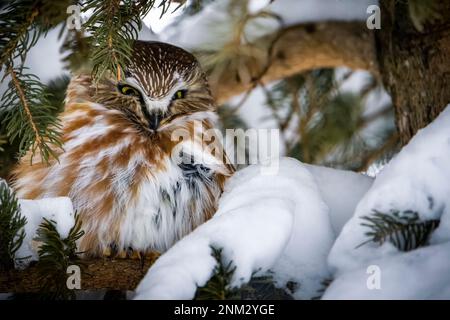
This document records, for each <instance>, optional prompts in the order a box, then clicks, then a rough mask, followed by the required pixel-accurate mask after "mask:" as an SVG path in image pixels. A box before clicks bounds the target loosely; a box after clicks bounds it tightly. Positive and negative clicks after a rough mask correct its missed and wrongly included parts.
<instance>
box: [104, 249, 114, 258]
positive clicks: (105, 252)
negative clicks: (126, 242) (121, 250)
mask: <svg viewBox="0 0 450 320" xmlns="http://www.w3.org/2000/svg"><path fill="white" fill-rule="evenodd" d="M102 254H103V256H104V257H106V258H110V257H111V254H112V251H111V248H110V247H107V248H104V249H103V252H102Z"/></svg>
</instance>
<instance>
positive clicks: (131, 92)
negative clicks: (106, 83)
mask: <svg viewBox="0 0 450 320" xmlns="http://www.w3.org/2000/svg"><path fill="white" fill-rule="evenodd" d="M118 89H119V91H120V93H122V94H124V95H126V96H134V97H139V91H137V90H136V89H135V88H133V87H130V86H127V85H123V84H119V85H118Z"/></svg>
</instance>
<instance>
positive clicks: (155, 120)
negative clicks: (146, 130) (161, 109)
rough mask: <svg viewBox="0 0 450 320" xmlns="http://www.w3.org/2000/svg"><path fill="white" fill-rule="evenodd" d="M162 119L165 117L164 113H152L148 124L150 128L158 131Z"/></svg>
mask: <svg viewBox="0 0 450 320" xmlns="http://www.w3.org/2000/svg"><path fill="white" fill-rule="evenodd" d="M162 119H163V115H162V114H161V113H153V114H150V117H149V119H148V125H149V127H150V129H152V130H154V131H156V129H158V127H159V124H160V123H161V120H162Z"/></svg>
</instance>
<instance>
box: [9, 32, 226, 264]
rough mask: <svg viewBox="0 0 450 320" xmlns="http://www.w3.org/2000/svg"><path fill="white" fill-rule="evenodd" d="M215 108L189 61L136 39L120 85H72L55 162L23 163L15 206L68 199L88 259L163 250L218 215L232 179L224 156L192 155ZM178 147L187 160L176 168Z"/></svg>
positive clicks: (79, 80) (79, 81) (77, 80)
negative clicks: (181, 135)
mask: <svg viewBox="0 0 450 320" xmlns="http://www.w3.org/2000/svg"><path fill="white" fill-rule="evenodd" d="M214 110H215V104H214V100H213V98H212V96H211V94H210V91H209V88H208V84H207V80H206V77H205V75H204V74H203V72H202V71H201V69H200V66H199V64H198V62H197V60H196V59H195V58H194V56H192V55H191V54H190V53H188V52H186V51H184V50H182V49H180V48H177V47H174V46H172V45H169V44H164V43H159V42H141V41H137V42H136V43H135V45H134V49H133V56H132V57H131V58H130V63H129V65H128V67H127V69H126V70H124V78H123V79H120V80H117V79H116V78H114V77H110V78H105V79H102V80H101V81H99V82H98V83H93V81H92V79H91V77H90V76H89V75H78V76H76V77H74V78H73V79H72V80H71V82H70V84H69V87H68V90H67V95H66V106H65V111H64V112H63V113H62V114H61V115H60V119H61V122H62V124H63V143H64V145H63V149H64V151H63V152H61V153H60V154H59V161H55V160H52V161H51V162H50V165H46V164H44V163H42V160H41V159H39V157H38V156H35V157H34V158H33V163H32V164H31V163H30V156H31V155H30V154H28V155H26V156H25V157H24V158H23V159H22V160H21V161H20V164H19V165H18V167H17V168H16V169H15V172H14V173H15V181H14V187H15V189H16V190H17V193H18V195H19V197H21V198H29V199H36V198H44V197H56V196H69V197H70V198H71V199H72V201H73V204H74V207H75V209H76V210H77V211H78V213H79V214H80V215H81V218H82V221H83V229H84V231H85V232H86V234H85V236H84V237H83V238H82V239H81V242H80V244H79V249H80V250H81V251H85V252H86V254H88V255H90V256H98V255H101V254H104V253H105V252H109V251H110V250H111V249H113V251H116V252H119V253H123V252H125V251H127V250H129V249H132V250H137V251H140V252H146V251H149V250H158V251H164V250H166V249H167V248H169V247H170V246H171V245H172V244H173V243H174V242H175V241H176V240H178V239H179V238H181V237H182V236H184V235H186V234H187V233H189V232H190V231H191V230H192V229H193V228H195V227H196V226H198V225H199V224H201V223H203V222H204V221H206V220H207V219H208V218H210V217H211V216H212V215H213V214H214V212H215V210H216V206H217V201H218V198H219V196H220V194H221V192H222V189H223V184H224V182H225V180H226V178H227V177H228V176H230V175H231V174H232V172H233V168H232V167H231V166H230V165H228V164H226V163H225V161H223V158H222V157H218V158H217V159H215V160H217V161H216V162H215V163H214V164H212V165H211V164H209V165H208V164H206V163H201V162H199V161H197V159H195V158H196V157H198V156H194V155H195V154H197V155H198V154H202V153H204V152H205V151H204V149H202V147H204V143H202V142H200V143H198V141H201V139H200V140H196V139H197V138H199V136H200V134H201V133H200V130H199V127H198V126H194V122H195V121H197V122H199V123H200V124H201V126H200V128H201V127H203V128H206V129H208V128H213V126H214V119H215V114H214ZM175 130H185V132H189V141H182V142H179V141H174V139H173V138H172V133H174V131H175ZM194 140H195V141H196V142H195V143H194V144H190V143H189V142H192V141H194ZM180 143H181V144H180ZM184 145H186V146H188V145H189V146H190V147H189V148H184V147H182V148H181V149H180V150H178V149H179V147H180V146H184ZM192 146H193V147H192ZM175 147H176V150H177V152H179V153H182V156H183V158H184V159H187V160H189V161H183V163H178V162H177V161H175V160H174V158H173V157H171V155H172V152H173V151H174V150H175V149H174V148H175ZM208 156H210V155H208ZM192 160H193V161H192ZM208 163H209V162H208Z"/></svg>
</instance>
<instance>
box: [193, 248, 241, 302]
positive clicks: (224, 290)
mask: <svg viewBox="0 0 450 320" xmlns="http://www.w3.org/2000/svg"><path fill="white" fill-rule="evenodd" d="M211 250H212V256H213V257H214V259H215V260H216V261H217V264H216V266H215V268H214V271H213V276H212V277H211V278H210V279H209V280H208V282H207V283H206V284H205V285H204V286H202V287H199V288H197V292H196V294H195V299H197V300H225V299H229V298H230V297H232V296H234V295H235V294H236V289H231V288H229V284H230V282H231V278H232V277H233V274H234V271H235V270H236V267H235V266H233V263H232V261H230V262H228V263H225V262H224V260H223V257H222V249H218V248H215V247H211Z"/></svg>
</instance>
